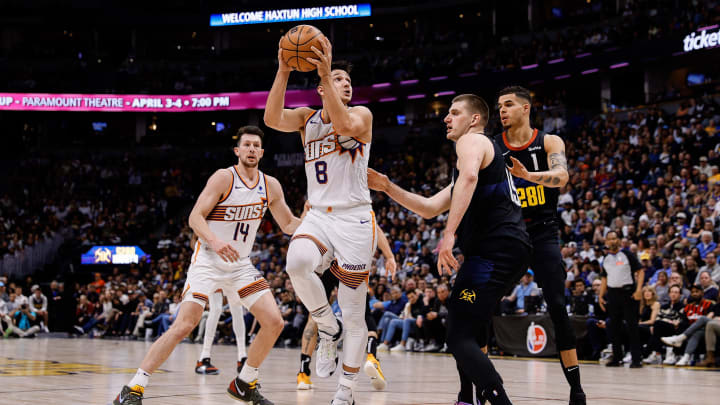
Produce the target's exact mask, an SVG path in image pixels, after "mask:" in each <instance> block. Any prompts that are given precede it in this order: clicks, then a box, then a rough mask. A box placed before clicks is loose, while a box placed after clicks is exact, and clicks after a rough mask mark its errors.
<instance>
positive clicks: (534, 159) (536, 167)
mask: <svg viewBox="0 0 720 405" xmlns="http://www.w3.org/2000/svg"><path fill="white" fill-rule="evenodd" d="M530 157H532V160H533V165H534V166H535V171H538V170H540V166H539V165H538V162H537V156H536V155H535V154H534V153H531V154H530Z"/></svg>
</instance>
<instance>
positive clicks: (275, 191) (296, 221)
mask: <svg viewBox="0 0 720 405" xmlns="http://www.w3.org/2000/svg"><path fill="white" fill-rule="evenodd" d="M265 178H267V182H268V189H269V190H268V198H269V199H270V201H268V206H269V208H270V213H271V214H272V216H273V218H275V222H277V224H278V226H280V229H281V230H282V231H283V233H285V234H287V235H292V234H293V233H295V230H296V229H297V227H298V226H299V225H300V218H298V217H296V216H295V215H293V213H292V212H291V211H290V207H288V205H287V203H286V202H285V195H284V194H283V189H282V186H280V182H279V181H277V179H276V178H274V177H272V176H268V175H267V174H266V175H265Z"/></svg>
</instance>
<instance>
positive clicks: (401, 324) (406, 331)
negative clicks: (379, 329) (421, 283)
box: [381, 290, 425, 352]
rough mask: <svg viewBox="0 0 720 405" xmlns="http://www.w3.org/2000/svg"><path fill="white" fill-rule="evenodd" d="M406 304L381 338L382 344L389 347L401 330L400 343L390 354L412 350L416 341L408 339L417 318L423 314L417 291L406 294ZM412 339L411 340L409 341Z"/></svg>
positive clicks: (422, 305)
mask: <svg viewBox="0 0 720 405" xmlns="http://www.w3.org/2000/svg"><path fill="white" fill-rule="evenodd" d="M406 295H407V298H408V302H407V304H405V308H404V309H403V312H402V313H401V314H400V317H399V318H398V319H393V320H392V321H390V324H389V325H388V328H387V330H386V331H385V332H384V333H383V336H382V337H381V338H382V340H383V343H384V344H385V345H386V346H390V344H391V342H392V341H393V337H394V336H395V332H396V331H397V330H401V332H402V336H401V338H400V342H399V343H398V344H397V345H395V346H393V347H392V348H391V349H390V351H391V352H404V351H406V350H407V351H411V350H413V348H414V344H415V342H416V341H417V339H416V337H412V338H411V337H410V334H411V333H412V332H413V328H414V326H416V322H417V317H418V316H421V314H422V313H423V312H425V305H424V304H423V299H422V295H418V293H417V291H415V290H411V291H408V292H406ZM410 339H412V340H410Z"/></svg>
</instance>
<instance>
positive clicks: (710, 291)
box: [698, 271, 718, 302]
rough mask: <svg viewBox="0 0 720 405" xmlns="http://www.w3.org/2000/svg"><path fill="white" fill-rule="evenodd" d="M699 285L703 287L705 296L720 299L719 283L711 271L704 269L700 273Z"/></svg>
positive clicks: (709, 298) (711, 299) (712, 299)
mask: <svg viewBox="0 0 720 405" xmlns="http://www.w3.org/2000/svg"><path fill="white" fill-rule="evenodd" d="M698 279H699V283H698V285H699V286H700V287H701V288H702V289H703V297H704V298H705V299H708V300H710V301H715V302H717V300H718V285H717V284H715V282H714V281H713V280H712V278H710V273H708V272H707V271H703V272H701V273H700V274H699V275H698Z"/></svg>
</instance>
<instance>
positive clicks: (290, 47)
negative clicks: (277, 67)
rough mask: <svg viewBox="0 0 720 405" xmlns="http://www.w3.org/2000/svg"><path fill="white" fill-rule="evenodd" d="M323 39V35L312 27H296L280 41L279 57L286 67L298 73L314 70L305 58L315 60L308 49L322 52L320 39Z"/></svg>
mask: <svg viewBox="0 0 720 405" xmlns="http://www.w3.org/2000/svg"><path fill="white" fill-rule="evenodd" d="M323 37H324V35H323V33H322V32H320V30H319V29H317V28H315V27H313V26H312V25H297V26H295V27H293V28H291V29H290V31H288V32H287V33H286V34H285V35H283V37H282V39H280V49H281V57H282V58H283V60H284V61H285V63H287V64H288V66H290V67H291V68H293V69H295V70H298V71H300V72H310V71H312V70H315V65H313V64H312V63H310V62H308V61H307V60H306V58H315V59H317V55H316V54H315V52H313V51H312V49H310V47H312V46H314V47H315V48H317V49H320V50H322V45H321V44H320V39H322V38H323Z"/></svg>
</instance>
